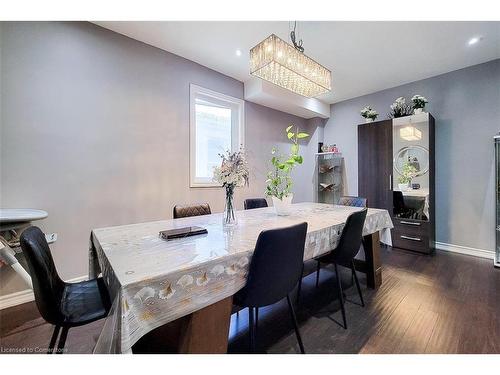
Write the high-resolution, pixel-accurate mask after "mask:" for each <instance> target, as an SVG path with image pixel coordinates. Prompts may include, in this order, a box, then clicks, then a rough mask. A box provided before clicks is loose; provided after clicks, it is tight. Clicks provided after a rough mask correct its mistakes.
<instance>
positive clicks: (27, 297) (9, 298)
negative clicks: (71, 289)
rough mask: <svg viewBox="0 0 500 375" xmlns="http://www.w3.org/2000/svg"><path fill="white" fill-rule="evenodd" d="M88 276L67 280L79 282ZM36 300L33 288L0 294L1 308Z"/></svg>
mask: <svg viewBox="0 0 500 375" xmlns="http://www.w3.org/2000/svg"><path fill="white" fill-rule="evenodd" d="M87 279H88V276H80V277H76V278H74V279H71V280H66V281H67V282H68V283H77V282H79V281H84V280H87ZM34 300H35V296H34V294H33V290H31V289H26V290H21V291H20V292H15V293H11V294H6V295H5V296H0V310H3V309H6V308H8V307H13V306H17V305H21V304H23V303H27V302H31V301H34Z"/></svg>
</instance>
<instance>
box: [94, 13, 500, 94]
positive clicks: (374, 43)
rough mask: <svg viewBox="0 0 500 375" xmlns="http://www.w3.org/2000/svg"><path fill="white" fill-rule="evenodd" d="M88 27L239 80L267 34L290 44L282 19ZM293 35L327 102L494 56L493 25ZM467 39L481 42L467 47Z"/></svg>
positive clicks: (309, 26) (318, 25) (337, 29)
mask: <svg viewBox="0 0 500 375" xmlns="http://www.w3.org/2000/svg"><path fill="white" fill-rule="evenodd" d="M95 23H96V24H98V25H100V26H102V27H105V28H108V29H110V30H113V31H116V32H118V33H120V34H123V35H126V36H129V37H131V38H133V39H137V40H140V41H142V42H144V43H147V44H150V45H153V46H155V47H158V48H161V49H164V50H166V51H169V52H172V53H174V54H176V55H179V56H182V57H184V58H186V59H189V60H192V61H195V62H197V63H199V64H201V65H204V66H207V67H209V68H211V69H214V70H216V71H218V72H221V73H223V74H226V75H228V76H230V77H233V78H236V79H238V80H240V81H242V82H245V81H247V80H249V79H250V74H249V50H250V48H252V47H253V46H255V45H256V44H258V43H259V42H260V41H261V40H262V39H264V38H265V37H267V36H269V35H270V34H272V33H274V34H276V35H278V36H279V37H280V38H282V39H285V40H289V37H288V34H289V30H290V24H289V22H283V21H276V22H264V21H255V22H254V21H247V22H232V21H231V22H223V21H221V22H189V21H185V22H184V21H182V22H179V21H177V22H176V21H164V22H136V21H133V22H128V21H127V22H125V21H120V22H116V21H113V22H95ZM297 34H298V39H303V41H304V47H305V53H306V55H308V56H310V57H312V58H313V59H315V60H316V61H318V62H319V63H321V64H322V65H324V66H326V67H327V68H329V69H330V70H331V71H332V77H333V79H332V81H333V84H332V91H331V92H330V93H328V94H324V95H322V96H320V97H319V99H321V100H323V101H325V102H327V103H335V102H338V101H342V100H345V99H349V98H353V97H357V96H361V95H364V94H369V93H372V92H375V91H379V90H383V89H387V88H390V87H394V86H398V85H401V84H404V83H408V82H413V81H416V80H419V79H423V78H428V77H432V76H435V75H438V74H442V73H446V72H449V71H453V70H457V69H461V68H464V67H467V66H471V65H475V64H479V63H482V62H486V61H490V60H493V59H496V58H500V22H354V21H352V22H339V21H323V22H316V21H303V22H299V23H298V25H297ZM473 37H481V38H482V39H481V41H479V42H478V43H476V44H474V45H469V44H468V41H469V40H470V39H471V38H473ZM237 49H239V50H240V51H241V52H242V53H241V56H237V55H236V50H237Z"/></svg>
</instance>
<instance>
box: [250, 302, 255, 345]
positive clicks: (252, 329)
mask: <svg viewBox="0 0 500 375" xmlns="http://www.w3.org/2000/svg"><path fill="white" fill-rule="evenodd" d="M248 336H249V351H250V353H254V351H255V326H254V315H253V307H249V308H248Z"/></svg>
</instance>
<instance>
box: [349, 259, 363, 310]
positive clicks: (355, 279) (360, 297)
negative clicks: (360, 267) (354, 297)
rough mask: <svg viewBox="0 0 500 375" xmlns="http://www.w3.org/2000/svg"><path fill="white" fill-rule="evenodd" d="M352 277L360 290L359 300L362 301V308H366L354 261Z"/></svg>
mask: <svg viewBox="0 0 500 375" xmlns="http://www.w3.org/2000/svg"><path fill="white" fill-rule="evenodd" d="M351 270H352V276H353V277H354V281H355V282H356V288H357V289H358V294H359V299H360V300H361V306H363V307H365V301H364V300H363V294H362V293H361V287H360V286H359V280H358V275H357V274H356V268H355V267H354V260H353V261H352V263H351Z"/></svg>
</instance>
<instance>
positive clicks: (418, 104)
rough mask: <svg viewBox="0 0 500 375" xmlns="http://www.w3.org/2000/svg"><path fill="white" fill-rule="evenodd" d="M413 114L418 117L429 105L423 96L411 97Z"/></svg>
mask: <svg viewBox="0 0 500 375" xmlns="http://www.w3.org/2000/svg"><path fill="white" fill-rule="evenodd" d="M411 102H412V107H413V114H415V115H418V114H419V113H422V112H423V111H424V108H425V105H426V104H427V103H429V102H428V101H427V99H426V98H425V96H422V95H413V98H411Z"/></svg>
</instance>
